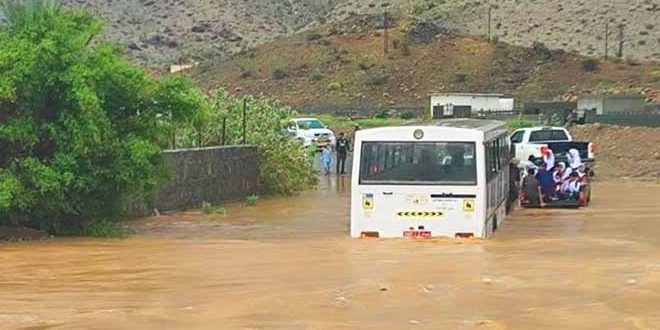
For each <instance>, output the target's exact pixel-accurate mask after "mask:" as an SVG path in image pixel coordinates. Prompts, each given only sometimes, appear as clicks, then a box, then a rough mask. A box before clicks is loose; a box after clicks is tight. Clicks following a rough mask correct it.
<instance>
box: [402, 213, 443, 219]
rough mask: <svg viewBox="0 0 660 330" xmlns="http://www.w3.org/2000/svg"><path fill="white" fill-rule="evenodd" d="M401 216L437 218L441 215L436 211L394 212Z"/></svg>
mask: <svg viewBox="0 0 660 330" xmlns="http://www.w3.org/2000/svg"><path fill="white" fill-rule="evenodd" d="M396 215H397V216H399V217H402V218H437V217H441V216H442V212H438V211H403V212H399V213H397V214H396Z"/></svg>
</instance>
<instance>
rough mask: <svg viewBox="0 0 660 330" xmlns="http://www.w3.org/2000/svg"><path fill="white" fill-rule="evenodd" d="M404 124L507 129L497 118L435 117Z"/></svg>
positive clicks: (473, 128) (478, 129) (482, 129)
mask: <svg viewBox="0 0 660 330" xmlns="http://www.w3.org/2000/svg"><path fill="white" fill-rule="evenodd" d="M405 126H434V127H452V128H463V129H471V130H477V131H482V132H484V133H486V132H491V131H499V130H503V129H507V127H506V124H505V123H504V122H501V121H497V120H486V119H467V118H462V119H435V120H428V121H420V122H412V123H408V124H405Z"/></svg>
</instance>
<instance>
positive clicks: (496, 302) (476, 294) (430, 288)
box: [0, 176, 660, 329]
mask: <svg viewBox="0 0 660 330" xmlns="http://www.w3.org/2000/svg"><path fill="white" fill-rule="evenodd" d="M349 187H350V182H349V178H348V177H339V178H337V177H334V176H330V177H323V178H322V179H321V187H320V189H319V190H318V191H314V192H309V193H305V194H302V195H301V196H297V197H293V198H270V199H263V200H259V202H258V204H257V206H255V207H249V208H248V207H244V206H243V205H239V204H231V205H227V206H226V207H227V211H228V213H227V215H226V216H222V215H219V214H216V215H203V214H201V213H200V212H188V213H182V214H176V215H165V216H160V217H154V218H149V219H144V220H140V221H138V222H136V223H135V224H134V226H135V228H137V230H138V235H136V236H135V237H132V238H130V239H126V240H91V239H56V240H52V241H47V242H38V243H29V244H3V245H0V264H1V265H2V266H3V270H2V272H0V302H1V303H2V309H0V325H1V326H0V328H2V329H659V328H660V313H659V312H658V310H659V309H660V238H659V237H660V215H659V214H660V204H659V203H658V196H660V184H655V183H619V182H599V183H597V184H596V186H595V189H594V200H593V205H592V206H591V207H590V208H588V209H584V210H561V211H557V210H521V211H517V212H516V213H514V215H513V216H511V217H509V219H508V221H507V222H506V223H505V225H504V226H503V227H502V228H501V230H500V231H499V232H498V233H496V235H495V237H494V239H493V240H490V241H452V240H430V241H424V240H419V241H411V240H353V239H350V238H349V237H348V203H349V194H350V192H349Z"/></svg>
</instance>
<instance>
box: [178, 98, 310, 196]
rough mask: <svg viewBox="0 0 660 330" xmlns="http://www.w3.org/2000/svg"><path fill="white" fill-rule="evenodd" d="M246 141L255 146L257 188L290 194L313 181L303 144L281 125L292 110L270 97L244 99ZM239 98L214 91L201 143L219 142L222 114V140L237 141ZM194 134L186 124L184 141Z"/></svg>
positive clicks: (194, 129)
mask: <svg viewBox="0 0 660 330" xmlns="http://www.w3.org/2000/svg"><path fill="white" fill-rule="evenodd" d="M246 100H247V104H248V108H247V121H246V122H247V134H246V140H247V143H248V144H252V145H256V146H257V147H258V148H259V173H260V180H259V183H260V189H261V190H262V192H263V193H266V194H283V195H291V194H295V193H298V192H300V191H302V190H304V189H306V188H310V187H313V186H314V185H315V184H316V182H317V177H316V170H315V169H316V167H315V166H314V163H313V159H311V158H310V157H309V156H308V155H307V153H306V152H305V149H304V147H303V146H302V145H301V144H300V143H298V142H296V141H295V140H293V139H291V138H290V137H289V135H288V133H287V132H286V130H283V129H282V128H283V125H284V124H285V123H286V121H287V120H288V119H290V118H291V116H293V115H295V112H294V111H293V110H292V109H290V108H288V107H283V106H280V105H278V104H275V103H273V102H272V101H269V100H265V99H256V98H253V97H248V98H247V99H246ZM242 109H243V100H241V99H236V98H233V97H231V96H229V94H228V93H227V92H226V91H224V90H219V91H216V92H215V94H214V95H213V96H212V98H211V105H210V107H209V109H208V111H207V112H204V113H203V114H202V117H203V119H200V121H203V122H204V125H201V129H202V134H201V135H202V140H203V145H219V144H220V143H221V142H222V119H223V118H226V122H227V127H226V130H227V132H226V134H227V136H226V138H227V140H226V141H225V142H226V144H229V145H231V144H241V143H242V140H243V139H242V137H243V134H242V132H243V130H242V124H243V110H242ZM197 135H198V130H197V127H196V126H194V125H191V126H188V127H186V134H184V135H183V140H184V141H189V143H191V144H192V141H194V140H195V139H196V136H197Z"/></svg>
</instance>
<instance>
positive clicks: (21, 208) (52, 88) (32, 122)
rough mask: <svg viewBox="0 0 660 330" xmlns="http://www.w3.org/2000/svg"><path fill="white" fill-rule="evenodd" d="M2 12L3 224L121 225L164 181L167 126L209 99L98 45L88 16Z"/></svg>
mask: <svg viewBox="0 0 660 330" xmlns="http://www.w3.org/2000/svg"><path fill="white" fill-rule="evenodd" d="M0 10H2V14H3V15H4V16H5V20H6V24H5V25H4V26H2V27H0V224H1V223H5V224H13V225H25V226H30V227H35V228H41V229H45V230H48V231H50V232H58V233H77V232H79V231H80V228H82V226H84V225H85V223H86V222H88V221H90V220H97V219H115V218H116V217H118V216H119V215H120V214H121V210H122V207H123V206H124V205H125V204H126V203H127V202H128V201H130V200H136V199H140V198H144V197H146V196H148V195H149V194H150V192H151V191H152V190H153V188H154V187H155V186H156V185H157V184H158V182H159V179H160V178H161V177H162V173H163V171H162V170H161V156H160V146H161V145H166V143H167V141H168V136H170V135H171V132H169V131H168V130H171V129H172V127H174V124H173V122H176V121H182V122H186V121H187V120H188V118H192V117H195V116H191V115H190V114H192V113H194V112H196V111H199V110H202V109H203V108H204V107H205V106H206V102H205V100H204V97H203V95H202V94H201V93H200V92H199V91H198V90H197V89H196V88H195V87H194V86H193V85H192V84H190V83H189V82H188V81H187V80H186V79H183V78H181V77H170V78H168V79H166V80H163V81H156V80H154V79H153V78H151V77H150V76H149V75H148V74H147V73H146V72H145V70H143V69H141V68H139V67H136V66H134V65H132V64H130V63H129V62H127V61H126V60H125V59H124V58H123V56H122V53H121V52H120V51H119V50H118V49H117V48H116V47H114V46H112V45H109V44H106V43H102V42H98V41H97V40H96V39H95V37H96V36H97V35H98V34H99V33H100V32H101V29H102V25H103V24H102V22H101V21H100V20H99V19H98V18H96V17H94V16H92V15H90V14H89V13H86V12H84V11H75V10H66V9H63V8H62V7H61V6H60V5H58V4H57V3H55V2H52V1H45V0H41V1H37V0H32V1H27V2H23V1H15V0H14V1H4V2H1V3H0ZM163 128H165V130H164V129H163Z"/></svg>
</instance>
